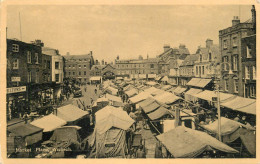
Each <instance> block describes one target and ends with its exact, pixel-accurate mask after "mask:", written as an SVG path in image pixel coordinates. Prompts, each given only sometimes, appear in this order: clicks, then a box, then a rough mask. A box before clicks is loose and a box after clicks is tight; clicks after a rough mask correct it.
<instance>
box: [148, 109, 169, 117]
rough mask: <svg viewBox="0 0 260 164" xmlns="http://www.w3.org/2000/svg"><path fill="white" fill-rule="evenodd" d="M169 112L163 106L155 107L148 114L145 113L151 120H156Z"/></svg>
mask: <svg viewBox="0 0 260 164" xmlns="http://www.w3.org/2000/svg"><path fill="white" fill-rule="evenodd" d="M167 114H170V113H169V111H168V109H166V108H164V107H162V106H161V107H159V108H158V109H156V110H155V111H154V112H151V113H149V114H147V116H148V117H149V118H150V119H151V120H157V119H160V118H161V117H163V116H165V115H167Z"/></svg>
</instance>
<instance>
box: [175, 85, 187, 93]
mask: <svg viewBox="0 0 260 164" xmlns="http://www.w3.org/2000/svg"><path fill="white" fill-rule="evenodd" d="M185 91H186V88H183V87H181V86H178V87H177V88H176V89H175V90H174V91H173V92H174V93H176V94H181V93H182V92H185Z"/></svg>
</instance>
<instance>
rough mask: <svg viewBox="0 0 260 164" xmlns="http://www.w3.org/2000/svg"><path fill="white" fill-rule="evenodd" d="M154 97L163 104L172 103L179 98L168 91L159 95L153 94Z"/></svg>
mask: <svg viewBox="0 0 260 164" xmlns="http://www.w3.org/2000/svg"><path fill="white" fill-rule="evenodd" d="M154 98H155V100H157V101H160V102H162V103H165V104H172V103H174V102H175V101H177V100H179V99H181V98H180V97H178V96H176V95H174V94H172V93H170V92H165V93H163V94H161V95H157V96H155V97H154Z"/></svg>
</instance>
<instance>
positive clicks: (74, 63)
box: [64, 51, 94, 82]
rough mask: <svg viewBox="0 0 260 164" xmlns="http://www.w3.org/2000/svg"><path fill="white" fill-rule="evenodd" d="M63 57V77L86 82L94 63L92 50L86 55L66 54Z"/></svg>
mask: <svg viewBox="0 0 260 164" xmlns="http://www.w3.org/2000/svg"><path fill="white" fill-rule="evenodd" d="M64 58H65V65H64V67H65V77H69V78H75V79H77V80H78V81H80V82H88V81H89V78H90V70H91V68H92V66H93V65H94V59H93V56H92V51H90V53H89V54H86V55H67V56H64Z"/></svg>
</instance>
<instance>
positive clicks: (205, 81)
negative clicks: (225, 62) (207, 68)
mask: <svg viewBox="0 0 260 164" xmlns="http://www.w3.org/2000/svg"><path fill="white" fill-rule="evenodd" d="M211 80H212V79H201V80H200V82H199V83H198V84H197V85H196V87H199V88H205V87H206V86H207V85H208V84H209V83H210V82H211Z"/></svg>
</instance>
